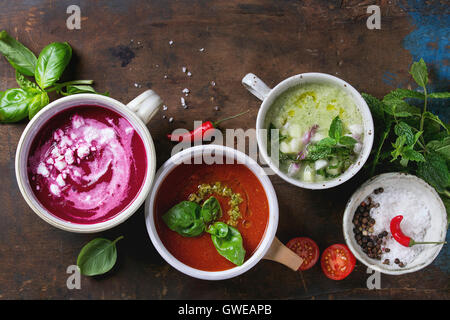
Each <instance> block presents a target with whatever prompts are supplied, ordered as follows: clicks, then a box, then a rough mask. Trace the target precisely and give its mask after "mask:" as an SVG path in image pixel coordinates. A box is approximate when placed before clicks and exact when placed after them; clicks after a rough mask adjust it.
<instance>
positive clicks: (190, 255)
mask: <svg viewBox="0 0 450 320" xmlns="http://www.w3.org/2000/svg"><path fill="white" fill-rule="evenodd" d="M218 182H219V183H220V184H221V185H222V186H224V187H228V188H231V189H232V191H233V193H239V194H240V195H241V198H242V200H243V201H242V202H241V203H240V204H239V211H240V213H241V217H240V218H239V219H237V220H235V221H236V224H235V227H236V228H237V229H238V230H239V232H240V233H241V235H242V239H243V246H244V249H245V250H246V255H245V260H247V259H248V258H249V257H250V256H251V255H252V254H253V253H254V252H255V250H256V249H257V248H258V246H259V243H260V242H261V239H262V238H263V236H264V233H265V230H266V227H267V223H268V220H269V204H268V201H267V197H266V193H265V191H264V188H263V186H262V185H261V182H260V181H259V180H258V178H257V177H256V176H255V175H254V173H253V172H252V171H251V170H250V169H248V168H247V167H246V166H244V165H242V164H212V165H206V164H181V165H179V166H178V167H176V168H175V169H174V170H173V171H172V172H171V173H169V175H168V176H167V177H166V179H165V180H164V182H163V183H162V185H161V186H160V188H159V190H158V193H157V195H156V201H155V207H154V209H155V224H156V229H157V231H158V235H159V237H160V238H161V241H162V243H163V244H164V246H165V247H166V248H167V250H168V251H169V252H170V253H171V254H172V255H173V256H174V257H175V258H177V259H178V260H179V261H181V262H182V263H184V264H186V265H188V266H190V267H192V268H195V269H199V270H204V271H223V270H227V269H231V268H233V267H235V265H234V264H233V263H232V262H230V261H228V260H227V259H226V258H224V257H222V256H221V255H220V254H219V253H218V252H217V251H216V248H215V247H214V245H213V243H212V241H211V235H210V234H208V233H206V232H204V233H203V234H201V235H200V236H197V237H193V238H190V237H183V236H181V235H179V234H178V233H176V232H174V231H172V230H170V229H169V228H168V227H167V226H166V224H165V223H164V221H163V220H162V215H164V214H165V213H166V212H167V211H168V210H169V209H170V208H172V207H173V206H174V205H176V204H177V203H179V202H181V201H185V200H189V196H190V195H192V194H195V193H196V192H197V191H198V189H199V186H200V185H204V184H209V185H214V184H215V183H218ZM209 196H214V197H216V198H217V199H218V200H219V202H220V205H221V207H222V212H223V214H222V217H221V218H220V219H219V221H223V222H227V221H229V218H230V215H229V214H228V210H230V204H229V203H228V202H229V200H230V198H229V197H225V196H221V195H217V194H215V193H211V194H209V195H207V197H209Z"/></svg>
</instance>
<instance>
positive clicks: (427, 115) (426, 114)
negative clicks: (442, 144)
mask: <svg viewBox="0 0 450 320" xmlns="http://www.w3.org/2000/svg"><path fill="white" fill-rule="evenodd" d="M423 115H424V117H425V119H430V120H431V121H434V122H436V123H437V124H439V125H440V126H441V127H442V128H444V129H445V131H447V133H450V132H449V129H448V127H447V125H446V124H445V123H444V122H442V120H441V119H439V117H438V116H437V115H435V114H433V113H431V112H429V111H425V112H424V114H423Z"/></svg>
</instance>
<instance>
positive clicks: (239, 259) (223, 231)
mask: <svg viewBox="0 0 450 320" xmlns="http://www.w3.org/2000/svg"><path fill="white" fill-rule="evenodd" d="M220 217H222V208H221V206H220V203H219V200H217V198H215V197H210V198H208V199H207V200H206V201H205V202H204V203H203V205H202V206H200V205H198V204H197V203H195V202H192V201H182V202H180V203H178V204H176V205H175V206H173V207H172V208H171V209H170V210H169V211H167V212H166V213H165V214H164V215H163V216H162V219H163V221H164V222H165V224H166V225H167V227H168V228H169V229H170V230H172V231H175V232H177V233H178V234H180V235H181V236H183V237H196V236H199V235H201V234H202V233H203V232H205V231H206V232H208V233H210V234H211V240H212V242H213V244H214V247H215V248H216V250H217V252H218V253H219V254H220V255H222V256H223V257H225V258H226V259H228V260H229V261H231V262H233V263H234V264H236V265H241V264H242V263H243V262H244V258H245V249H244V246H243V241H242V236H241V234H240V233H239V231H238V230H237V229H236V228H233V227H231V226H229V225H227V224H226V223H224V222H215V223H214V221H216V220H218V219H220Z"/></svg>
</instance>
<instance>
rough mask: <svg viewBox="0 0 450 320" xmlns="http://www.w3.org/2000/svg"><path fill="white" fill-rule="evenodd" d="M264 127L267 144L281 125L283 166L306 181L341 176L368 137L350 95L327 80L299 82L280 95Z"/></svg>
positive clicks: (280, 142)
mask: <svg viewBox="0 0 450 320" xmlns="http://www.w3.org/2000/svg"><path fill="white" fill-rule="evenodd" d="M265 127H266V128H267V129H269V130H268V131H269V139H268V145H269V148H268V149H270V141H272V140H273V139H277V138H276V135H274V134H273V133H274V132H276V131H273V130H271V129H278V130H279V132H278V139H279V141H278V142H279V165H280V170H281V171H282V172H284V173H286V174H287V175H289V176H290V177H292V178H295V179H298V180H301V181H305V182H319V181H326V180H332V179H335V178H337V177H338V176H340V175H341V174H342V173H344V172H345V171H346V170H347V169H348V168H349V167H350V166H351V165H352V164H353V163H354V162H355V161H356V159H357V157H358V155H359V152H360V151H361V149H362V143H363V139H364V136H363V133H364V127H363V122H362V116H361V114H360V112H359V111H358V109H357V107H356V104H355V102H354V101H353V99H352V98H351V96H350V95H348V94H347V93H346V92H345V91H343V90H341V89H340V88H338V87H337V86H334V85H330V84H324V83H309V84H301V85H297V86H295V87H292V88H290V89H288V90H287V91H286V92H284V93H283V94H281V95H280V96H279V97H278V98H277V99H276V100H275V102H274V103H273V105H272V106H271V107H270V109H269V111H268V112H267V115H266V119H265ZM272 143H273V141H272ZM269 154H270V150H269Z"/></svg>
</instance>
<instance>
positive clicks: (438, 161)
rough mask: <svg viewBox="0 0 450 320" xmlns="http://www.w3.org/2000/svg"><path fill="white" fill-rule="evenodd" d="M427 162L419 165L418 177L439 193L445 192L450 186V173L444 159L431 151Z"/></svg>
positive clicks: (426, 155) (427, 155)
mask: <svg viewBox="0 0 450 320" xmlns="http://www.w3.org/2000/svg"><path fill="white" fill-rule="evenodd" d="M425 160H426V161H425V162H419V163H418V169H417V174H418V176H419V177H421V178H422V179H424V180H425V181H426V182H428V183H429V184H430V185H432V186H433V187H434V188H435V189H436V191H437V192H439V193H442V192H444V191H445V189H446V188H447V187H449V186H450V173H449V171H448V166H447V163H446V161H445V159H444V157H442V156H441V155H440V154H439V153H437V152H434V151H431V152H429V153H427V154H425Z"/></svg>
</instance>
